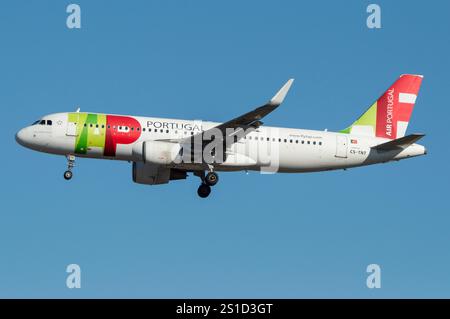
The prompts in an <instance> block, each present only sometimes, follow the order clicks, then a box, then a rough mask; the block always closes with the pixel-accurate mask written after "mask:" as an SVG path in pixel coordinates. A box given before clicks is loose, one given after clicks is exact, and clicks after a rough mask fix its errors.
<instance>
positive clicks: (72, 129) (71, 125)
mask: <svg viewBox="0 0 450 319" xmlns="http://www.w3.org/2000/svg"><path fill="white" fill-rule="evenodd" d="M78 119H79V114H69V118H68V121H67V129H66V135H67V136H77V135H78V134H77V123H78Z"/></svg>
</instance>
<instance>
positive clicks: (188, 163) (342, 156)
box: [15, 74, 427, 198]
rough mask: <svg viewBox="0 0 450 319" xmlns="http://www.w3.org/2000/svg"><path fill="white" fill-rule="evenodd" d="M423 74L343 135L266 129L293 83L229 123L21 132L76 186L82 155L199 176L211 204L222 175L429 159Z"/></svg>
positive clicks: (109, 117)
mask: <svg viewBox="0 0 450 319" xmlns="http://www.w3.org/2000/svg"><path fill="white" fill-rule="evenodd" d="M422 78H423V76H422V75H413V74H405V75H401V76H400V77H399V78H398V79H397V80H396V81H395V82H394V84H392V85H391V86H390V87H389V88H388V90H386V91H385V92H384V93H383V94H382V95H381V96H380V97H379V98H378V99H377V100H376V101H375V102H374V103H373V104H372V105H371V106H370V107H369V108H368V109H367V110H366V111H365V112H364V113H363V114H362V115H361V116H360V117H359V118H358V119H357V120H356V121H354V122H353V123H352V124H351V125H350V126H348V127H347V128H346V129H343V130H341V131H338V132H331V131H327V130H324V131H317V130H304V129H295V128H284V127H270V126H265V125H263V122H261V120H262V119H263V118H264V117H265V116H266V115H268V114H269V113H271V112H272V111H274V110H275V109H277V108H278V106H279V105H280V104H281V103H282V102H283V100H284V99H285V97H286V95H287V93H288V91H289V89H290V87H291V85H292V83H293V79H290V80H288V81H287V82H286V84H284V86H283V87H282V88H281V89H280V90H279V91H278V92H277V93H276V94H275V96H274V97H273V98H272V99H270V100H269V101H268V102H267V103H266V104H264V105H263V106H261V107H258V108H256V109H254V110H252V111H250V112H248V113H245V114H243V115H241V116H238V117H236V118H234V119H232V120H230V121H227V122H223V123H216V122H209V121H191V120H179V119H169V118H157V117H141V116H130V115H114V114H101V113H91V112H80V109H77V110H76V111H75V112H66V113H55V114H50V115H46V116H43V117H42V118H41V119H39V120H37V121H35V122H34V123H33V124H32V125H30V126H27V127H25V128H23V129H21V130H20V131H18V132H17V134H16V137H15V138H16V141H17V142H18V143H19V144H20V145H22V146H24V147H27V148H29V149H32V150H35V151H39V152H45V153H50V154H57V155H63V156H65V157H66V158H67V170H66V171H65V172H64V178H65V179H66V180H70V179H71V178H72V175H73V172H72V170H73V167H74V164H75V158H76V157H86V158H97V159H109V160H121V161H128V162H130V163H132V179H133V181H134V182H135V183H139V184H147V185H159V184H166V183H169V182H170V181H173V180H182V179H186V178H187V177H188V174H193V175H194V176H197V177H199V178H200V180H201V183H200V186H199V187H198V190H197V193H198V195H199V196H200V197H201V198H206V197H208V196H209V194H210V193H211V187H212V186H214V185H216V184H217V182H218V180H219V175H218V173H217V172H226V171H261V172H266V173H305V172H319V171H328V170H337V169H344V170H345V169H348V168H353V167H358V166H365V165H371V164H378V163H386V162H390V161H399V160H402V159H406V158H410V157H415V156H421V155H425V154H427V150H426V148H425V147H424V146H422V145H419V144H416V142H417V141H418V140H419V139H421V138H422V137H423V136H424V134H417V133H416V134H410V135H405V134H406V129H407V127H408V123H409V120H410V117H411V114H412V111H413V108H414V105H415V102H416V98H417V95H418V93H419V88H420V85H421V83H422Z"/></svg>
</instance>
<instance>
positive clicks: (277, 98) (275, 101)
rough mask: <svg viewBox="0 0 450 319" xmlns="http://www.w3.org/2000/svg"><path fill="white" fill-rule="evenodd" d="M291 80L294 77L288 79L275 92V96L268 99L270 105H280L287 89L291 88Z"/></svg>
mask: <svg viewBox="0 0 450 319" xmlns="http://www.w3.org/2000/svg"><path fill="white" fill-rule="evenodd" d="M292 82H294V79H289V80H288V81H287V82H286V83H285V84H284V85H283V87H282V88H281V89H280V90H279V91H278V92H277V94H275V96H274V97H273V98H272V99H271V100H270V104H272V105H277V106H278V105H280V104H281V103H283V100H284V98H285V97H286V94H287V93H288V91H289V89H290V88H291V85H292Z"/></svg>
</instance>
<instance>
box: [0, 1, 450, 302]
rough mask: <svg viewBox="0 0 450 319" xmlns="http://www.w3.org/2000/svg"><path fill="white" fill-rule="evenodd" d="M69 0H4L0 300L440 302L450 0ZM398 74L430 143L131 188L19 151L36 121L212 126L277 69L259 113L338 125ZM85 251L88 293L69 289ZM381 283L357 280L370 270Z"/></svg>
mask: <svg viewBox="0 0 450 319" xmlns="http://www.w3.org/2000/svg"><path fill="white" fill-rule="evenodd" d="M69 3H70V2H66V1H2V3H1V5H0V41H1V50H0V70H1V72H0V87H1V89H0V92H1V93H0V107H1V110H2V118H3V126H2V127H3V137H4V138H3V148H2V156H1V157H0V161H1V165H0V174H1V176H2V183H1V184H0V185H1V193H2V197H1V198H2V201H1V202H2V208H1V213H0V252H1V254H0V297H63V298H72V297H73V298H78V297H189V298H195V297H210V298H214V297H286V298H296V297H363V298H381V297H450V273H449V269H450V253H449V247H448V245H449V242H450V231H449V225H450V210H449V207H448V206H449V204H448V181H449V177H450V176H449V175H450V174H449V165H448V159H449V157H450V154H449V148H448V147H447V144H448V137H449V133H448V130H449V128H448V121H449V117H450V112H449V108H448V103H449V101H448V91H449V88H450V81H449V73H450V65H449V64H450V62H449V56H450V40H449V36H448V32H449V31H450V20H449V19H448V15H449V12H450V3H449V2H447V1H431V2H423V1H395V2H394V1H376V3H378V4H379V5H380V6H381V10H382V28H381V29H380V30H369V29H368V28H367V27H366V18H367V16H368V14H367V13H366V7H367V5H368V4H369V3H371V2H368V1H345V3H344V2H343V1H314V2H308V3H306V2H305V3H301V2H300V1H261V0H258V1H245V2H244V1H221V2H218V1H203V0H201V1H200V0H198V1H197V0H196V1H127V2H123V1H122V2H119V1H76V2H75V3H78V4H79V5H80V6H81V10H82V28H81V29H80V30H69V29H68V28H67V27H66V24H65V20H66V17H67V13H66V12H65V9H66V6H67V5H68V4H69ZM402 73H419V74H424V75H425V79H424V81H423V85H422V89H421V92H420V94H419V98H418V100H417V104H416V108H415V111H414V114H413V116H412V120H411V123H410V126H409V129H408V131H409V132H424V133H426V134H427V136H426V137H425V138H424V139H423V144H425V145H426V146H427V148H428V150H429V154H428V155H427V156H425V157H421V158H415V159H411V160H406V161H402V162H398V163H390V164H384V165H378V166H373V167H366V168H358V169H352V170H347V171H345V172H344V171H336V172H327V173H316V174H298V175H296V174H289V175H283V174H278V175H260V174H258V173H250V174H248V175H246V174H245V173H225V174H222V175H221V180H220V183H219V184H218V185H217V186H215V187H214V190H213V193H212V195H211V196H210V197H209V198H208V199H207V200H201V199H199V198H198V197H197V195H196V189H197V186H198V183H199V181H198V179H197V178H195V177H190V178H189V179H188V180H186V181H184V182H183V181H182V182H174V183H171V184H169V185H164V186H159V187H150V186H149V187H146V186H142V185H137V184H134V183H133V182H132V180H131V166H130V164H128V163H126V162H113V161H99V160H89V159H81V160H78V161H77V167H76V168H75V176H74V179H73V180H72V181H70V182H66V181H64V179H63V178H62V173H63V172H64V170H65V167H66V162H65V159H64V158H63V157H58V156H52V155H46V154H41V153H36V152H32V151H30V150H28V149H24V148H22V147H20V146H19V145H18V144H16V143H15V140H14V134H15V133H16V131H18V130H19V129H20V128H21V127H23V126H26V125H28V124H30V123H31V122H32V121H34V120H36V119H38V118H39V117H40V116H41V115H44V114H48V113H53V112H60V111H72V110H75V109H76V107H77V106H80V107H81V108H82V110H85V111H94V112H105V113H108V112H109V113H119V114H135V115H148V116H161V117H174V118H186V119H204V120H216V121H225V120H228V119H230V118H232V117H234V116H236V115H239V114H242V113H244V112H246V111H248V110H250V109H252V108H253V107H256V106H259V105H261V103H263V102H265V101H266V100H267V99H268V98H270V97H271V96H272V95H273V93H275V92H276V90H277V89H278V88H279V87H280V86H281V85H282V84H283V83H284V82H285V81H286V80H287V79H288V78H290V77H294V78H295V79H296V81H295V83H294V86H293V87H292V89H291V92H290V93H289V96H288V97H287V99H286V101H285V103H284V104H283V105H282V107H280V108H279V109H278V110H277V111H276V112H274V113H273V114H271V115H270V116H269V117H267V119H266V120H265V123H266V124H268V125H276V126H287V127H300V128H308V129H320V130H322V129H325V128H328V129H329V130H339V129H342V128H345V127H346V126H347V125H348V124H350V123H351V122H352V121H353V120H354V119H356V118H357V116H359V115H360V114H361V113H362V112H363V111H364V110H365V109H366V108H367V107H368V106H369V105H370V104H371V103H372V102H373V101H374V100H375V99H376V98H377V97H378V96H379V95H380V94H381V93H382V92H384V90H385V89H386V88H387V87H388V86H389V85H390V84H391V83H392V82H393V81H394V80H395V79H396V78H397V77H398V76H399V75H400V74H402ZM72 263H76V264H79V265H80V267H81V269H82V288H81V289H78V290H77V289H74V290H69V289H68V288H66V286H65V280H66V275H67V274H66V272H65V269H66V266H67V265H69V264H72ZM371 263H376V264H379V265H380V266H381V269H382V278H381V280H382V288H381V289H375V290H370V289H368V288H367V287H366V276H367V274H366V272H365V270H366V267H367V265H369V264H371Z"/></svg>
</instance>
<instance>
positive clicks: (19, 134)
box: [16, 128, 27, 147]
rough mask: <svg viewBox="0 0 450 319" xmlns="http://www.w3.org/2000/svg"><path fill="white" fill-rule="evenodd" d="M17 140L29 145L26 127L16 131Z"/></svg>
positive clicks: (21, 143) (23, 144)
mask: <svg viewBox="0 0 450 319" xmlns="http://www.w3.org/2000/svg"><path fill="white" fill-rule="evenodd" d="M16 142H17V143H19V144H20V145H22V146H25V147H26V146H27V132H26V128H23V129H21V130H20V131H19V132H17V133H16Z"/></svg>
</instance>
